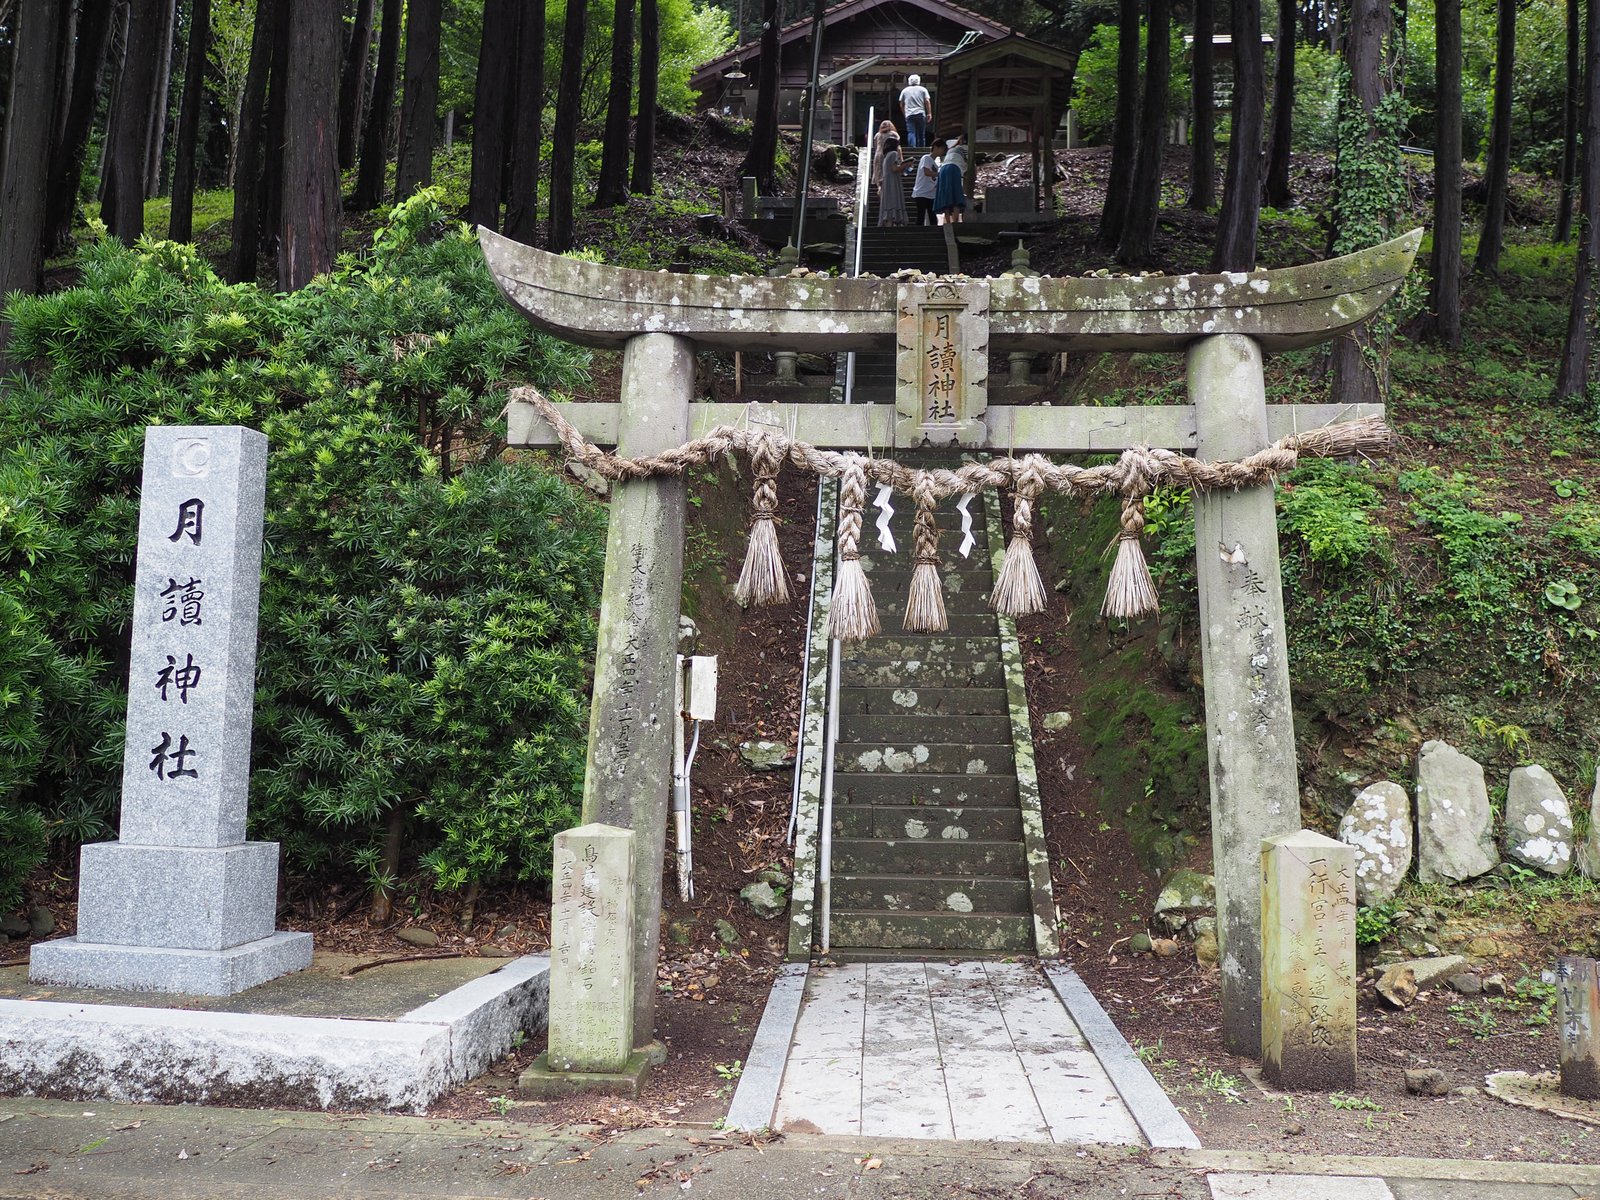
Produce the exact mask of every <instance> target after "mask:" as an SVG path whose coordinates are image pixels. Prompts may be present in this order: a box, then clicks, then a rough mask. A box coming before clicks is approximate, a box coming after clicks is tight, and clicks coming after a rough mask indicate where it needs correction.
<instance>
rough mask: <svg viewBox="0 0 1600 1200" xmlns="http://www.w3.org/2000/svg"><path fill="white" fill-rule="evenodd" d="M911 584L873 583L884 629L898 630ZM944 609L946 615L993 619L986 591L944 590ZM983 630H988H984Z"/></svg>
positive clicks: (903, 615)
mask: <svg viewBox="0 0 1600 1200" xmlns="http://www.w3.org/2000/svg"><path fill="white" fill-rule="evenodd" d="M910 587H911V584H910V581H909V580H908V581H907V583H906V587H905V588H904V589H900V588H887V587H880V586H879V585H877V584H873V587H872V599H873V601H874V602H875V603H876V604H877V606H878V619H879V620H880V621H881V622H882V624H883V627H884V629H885V630H898V629H899V628H900V623H901V621H902V620H903V619H904V617H905V612H906V600H907V594H906V593H907V592H908V591H909V590H910ZM944 611H945V615H946V616H951V615H961V616H974V617H978V616H982V617H988V618H989V619H990V620H991V621H992V620H993V619H994V609H993V608H991V607H990V605H989V593H988V592H986V591H972V592H946V593H945V594H944ZM985 632H990V631H989V630H985Z"/></svg>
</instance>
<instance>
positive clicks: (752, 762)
mask: <svg viewBox="0 0 1600 1200" xmlns="http://www.w3.org/2000/svg"><path fill="white" fill-rule="evenodd" d="M739 757H740V758H742V759H744V761H745V762H746V763H747V764H748V765H749V767H750V769H751V770H752V771H781V770H783V769H784V768H785V767H792V766H794V747H793V746H791V745H789V744H788V743H787V742H772V741H768V740H767V739H765V738H761V739H759V740H754V741H747V742H740V743H739Z"/></svg>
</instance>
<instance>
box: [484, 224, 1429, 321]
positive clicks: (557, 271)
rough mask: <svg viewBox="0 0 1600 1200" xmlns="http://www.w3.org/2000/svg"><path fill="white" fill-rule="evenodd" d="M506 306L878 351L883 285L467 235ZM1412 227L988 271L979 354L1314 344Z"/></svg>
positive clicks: (888, 302) (1384, 296) (1412, 252)
mask: <svg viewBox="0 0 1600 1200" xmlns="http://www.w3.org/2000/svg"><path fill="white" fill-rule="evenodd" d="M478 240H479V242H480V243H481V245H482V246H483V253H484V257H485V259H487V260H488V263H489V269H490V271H491V272H492V273H493V275H494V278H495V282H496V283H497V284H498V285H499V287H500V290H501V291H502V292H504V293H505V295H506V298H507V299H509V300H510V301H511V303H512V304H513V305H515V306H516V308H517V309H518V310H520V311H521V312H522V313H523V315H524V316H526V317H527V319H528V320H529V321H531V322H532V323H533V324H534V325H535V326H536V327H537V328H539V329H542V330H544V331H545V332H546V333H550V334H552V335H554V336H556V337H559V338H562V339H564V340H566V341H571V342H577V343H579V344H582V345H586V346H609V347H616V346H621V345H622V344H623V343H625V342H626V341H627V340H628V339H629V338H631V337H633V336H634V335H636V334H640V333H675V334H681V335H682V336H684V337H687V338H690V339H692V340H693V341H694V342H695V343H696V345H698V346H700V347H703V348H718V349H729V350H756V351H772V350H777V349H783V350H802V351H829V350H868V349H879V350H889V349H892V348H893V346H894V339H895V315H896V313H895V307H896V292H897V286H896V283H895V281H894V280H892V279H875V278H861V279H831V278H828V277H825V276H797V277H787V276H784V277H778V278H768V277H766V276H757V275H746V276H723V275H686V274H679V273H673V272H668V271H637V270H631V269H629V268H626V267H612V266H607V265H605V264H602V263H591V262H584V261H582V260H580V259H575V258H567V257H564V256H562V255H559V254H550V253H547V252H545V251H543V250H537V249H534V248H533V247H531V246H524V245H522V244H521V243H520V242H514V241H511V240H510V239H509V238H504V237H501V236H500V235H499V234H497V233H494V232H492V231H491V230H488V229H483V228H480V229H479V230H478ZM1421 241H1422V231H1421V230H1420V229H1414V230H1412V231H1411V232H1410V233H1407V234H1403V235H1402V236H1400V237H1397V238H1394V239H1393V240H1391V241H1388V242H1384V243H1383V244H1382V245H1379V246H1373V247H1370V248H1369V249H1366V250H1360V251H1357V252H1356V253H1354V254H1348V255H1345V256H1344V257H1342V258H1333V259H1327V260H1325V261H1323V262H1314V263H1306V264H1305V265H1303V266H1298V267H1285V268H1282V269H1279V270H1275V271H1249V272H1245V271H1232V272H1226V273H1223V274H1220V275H1157V276H1150V277H1147V278H1144V279H1134V278H1128V279H1115V278H1083V279H1078V278H1060V279H1046V278H1038V277H1024V276H1002V277H1000V278H998V279H992V280H989V281H987V282H988V284H989V287H990V307H989V320H990V347H991V348H992V349H994V350H998V351H1011V350H1036V351H1043V350H1132V349H1137V350H1151V351H1154V350H1180V349H1182V348H1183V347H1184V346H1186V345H1187V344H1188V343H1190V342H1192V341H1194V340H1195V339H1196V338H1200V337H1206V336H1210V335H1213V334H1222V333H1234V334H1244V335H1247V336H1249V337H1253V338H1255V339H1256V340H1257V341H1259V342H1260V343H1261V344H1262V347H1263V348H1264V349H1266V350H1290V349H1295V348H1297V347H1300V346H1309V345H1314V344H1316V343H1317V342H1324V341H1328V340H1329V339H1331V338H1332V337H1334V336H1335V335H1337V334H1339V333H1342V332H1344V331H1345V330H1348V329H1350V328H1353V327H1354V326H1356V325H1359V324H1360V323H1361V322H1362V321H1365V320H1366V319H1367V318H1368V317H1370V316H1372V315H1373V313H1375V312H1377V310H1378V309H1379V307H1380V306H1382V304H1383V303H1384V301H1386V300H1388V299H1389V297H1390V296H1392V295H1393V294H1394V292H1395V289H1396V288H1398V287H1399V286H1400V282H1401V280H1403V279H1404V278H1405V276H1406V273H1407V272H1408V271H1409V270H1410V269H1411V262H1412V260H1413V259H1414V258H1415V257H1416V253H1417V247H1418V246H1419V245H1420V244H1421Z"/></svg>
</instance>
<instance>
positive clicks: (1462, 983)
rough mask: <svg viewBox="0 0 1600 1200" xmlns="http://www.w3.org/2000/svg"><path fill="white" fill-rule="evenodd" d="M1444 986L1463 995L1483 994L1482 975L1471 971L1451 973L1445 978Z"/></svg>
mask: <svg viewBox="0 0 1600 1200" xmlns="http://www.w3.org/2000/svg"><path fill="white" fill-rule="evenodd" d="M1444 982H1445V986H1446V987H1448V988H1449V989H1450V990H1451V991H1452V992H1457V993H1459V994H1461V995H1463V996H1480V995H1482V994H1483V976H1482V975H1477V974H1474V973H1473V972H1471V971H1463V972H1461V974H1459V975H1452V976H1450V978H1449V979H1446V980H1445V981H1444Z"/></svg>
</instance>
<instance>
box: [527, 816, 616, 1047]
mask: <svg viewBox="0 0 1600 1200" xmlns="http://www.w3.org/2000/svg"><path fill="white" fill-rule="evenodd" d="M635 845H636V841H635V838H634V833H633V830H631V829H618V828H616V827H615V826H612V825H598V824H596V825H582V826H579V827H578V828H577V829H568V830H565V831H564V832H562V833H558V834H556V836H555V876H554V886H553V891H554V895H553V896H552V903H551V909H550V913H551V915H550V1051H549V1059H548V1062H549V1066H550V1069H551V1070H552V1071H603V1072H616V1071H621V1070H622V1069H623V1067H624V1066H625V1065H626V1064H627V1062H628V1058H629V1056H630V1055H631V1054H632V1053H633V915H634V914H633V861H634V847H635Z"/></svg>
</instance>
